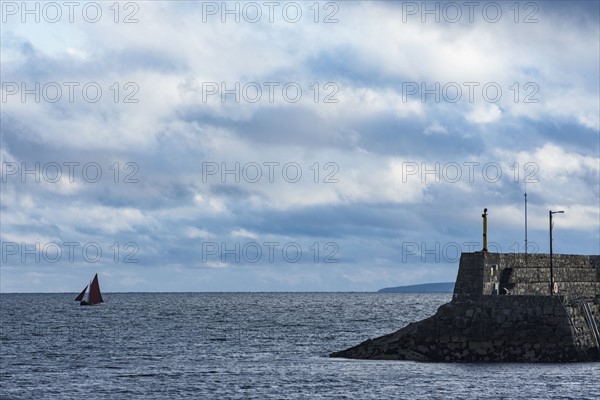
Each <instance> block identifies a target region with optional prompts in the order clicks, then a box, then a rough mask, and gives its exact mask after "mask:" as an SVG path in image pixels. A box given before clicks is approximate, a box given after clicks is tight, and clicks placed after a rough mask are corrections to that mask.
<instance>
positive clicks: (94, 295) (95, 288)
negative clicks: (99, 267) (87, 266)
mask: <svg viewBox="0 0 600 400" xmlns="http://www.w3.org/2000/svg"><path fill="white" fill-rule="evenodd" d="M89 302H90V304H96V303H104V300H102V295H101V294H100V285H99V284H98V274H96V275H94V280H92V283H91V284H90V299H89Z"/></svg>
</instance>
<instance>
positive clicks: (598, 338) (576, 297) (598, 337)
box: [571, 292, 600, 349]
mask: <svg viewBox="0 0 600 400" xmlns="http://www.w3.org/2000/svg"><path fill="white" fill-rule="evenodd" d="M571 299H572V300H573V301H574V302H575V303H576V304H578V305H579V306H580V307H581V310H582V311H583V316H584V318H585V321H586V323H587V326H588V328H589V329H590V331H591V333H592V338H593V339H594V341H595V342H596V347H597V348H598V349H600V332H599V331H598V325H597V324H596V320H595V319H594V315H593V314H592V310H590V305H589V304H588V302H587V301H586V300H585V299H584V298H583V297H581V295H580V294H579V293H578V292H574V293H573V294H572V295H571Z"/></svg>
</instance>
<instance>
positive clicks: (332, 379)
mask: <svg viewBox="0 0 600 400" xmlns="http://www.w3.org/2000/svg"><path fill="white" fill-rule="evenodd" d="M74 297H75V294H73V295H71V294H8V295H7V294H3V295H0V307H1V308H0V317H1V331H0V346H1V347H0V357H1V358H0V398H2V399H40V398H42V399H45V398H52V399H80V398H94V399H132V398H133V399H179V398H190V399H212V398H215V399H314V398H317V399H318V398H331V399H388V398H389V399H411V400H412V399H429V398H432V399H464V398H474V399H475V398H476V399H481V398H501V399H516V398H519V399H547V398H554V399H598V398H600V363H591V364H590V363H582V364H561V365H551V364H426V363H415V362H393V361H392V362H390V361H386V362H383V361H356V360H342V359H329V358H328V357H327V355H328V354H329V353H330V352H332V351H335V350H340V349H344V348H346V347H349V346H352V345H355V344H357V343H359V342H361V341H363V340H365V339H367V338H369V337H376V336H379V335H382V334H385V333H389V332H392V331H395V330H397V329H399V328H400V327H402V326H404V325H406V324H408V323H409V322H413V321H417V320H420V319H423V318H425V317H428V316H430V315H432V314H433V313H434V312H435V311H436V309H437V307H439V306H440V305H441V304H443V303H445V302H447V301H448V300H449V299H450V295H448V294H391V293H389V294H388V293H240V294H233V293H228V294H208V293H189V294H186V293H177V294H173V293H161V294H156V293H135V294H134V293H130V294H129V293H120V294H116V293H115V294H110V293H108V294H105V300H106V303H105V304H103V305H101V306H97V307H80V306H79V305H78V304H77V303H76V302H74V301H73V300H72V299H73V298H74Z"/></svg>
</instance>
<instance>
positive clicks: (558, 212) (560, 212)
mask: <svg viewBox="0 0 600 400" xmlns="http://www.w3.org/2000/svg"><path fill="white" fill-rule="evenodd" d="M564 213H565V212H564V211H562V210H561V211H552V210H550V214H564Z"/></svg>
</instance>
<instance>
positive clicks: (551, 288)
mask: <svg viewBox="0 0 600 400" xmlns="http://www.w3.org/2000/svg"><path fill="white" fill-rule="evenodd" d="M563 213H564V211H552V210H549V211H548V217H549V218H550V296H553V295H554V291H553V289H554V269H553V268H552V226H553V225H554V224H553V223H552V214H563Z"/></svg>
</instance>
